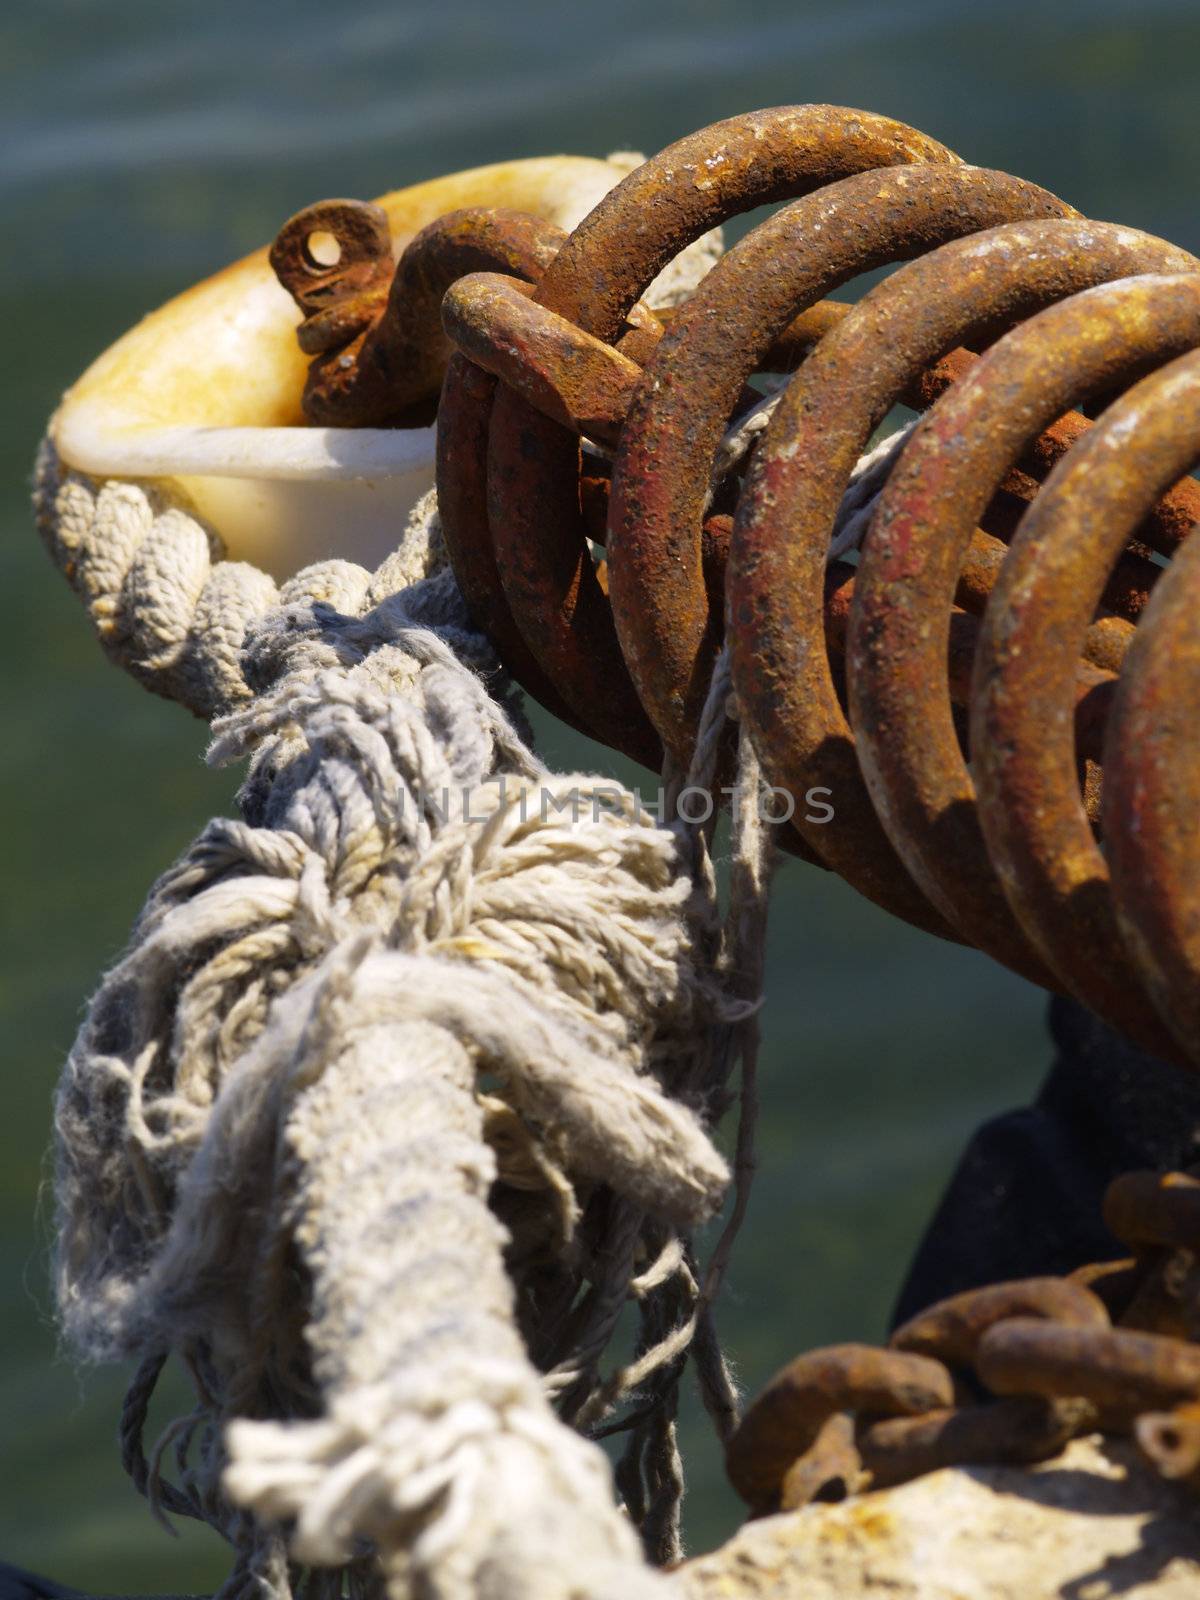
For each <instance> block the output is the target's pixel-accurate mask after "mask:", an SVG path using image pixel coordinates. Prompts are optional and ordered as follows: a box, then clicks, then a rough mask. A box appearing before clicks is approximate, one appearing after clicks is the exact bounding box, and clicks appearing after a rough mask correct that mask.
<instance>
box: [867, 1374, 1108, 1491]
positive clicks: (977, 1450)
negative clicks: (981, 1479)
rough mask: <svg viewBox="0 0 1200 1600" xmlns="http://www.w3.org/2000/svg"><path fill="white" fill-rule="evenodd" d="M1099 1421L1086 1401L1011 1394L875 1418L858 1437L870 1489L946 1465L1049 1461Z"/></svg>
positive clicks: (888, 1484) (905, 1480)
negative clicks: (988, 1400)
mask: <svg viewBox="0 0 1200 1600" xmlns="http://www.w3.org/2000/svg"><path fill="white" fill-rule="evenodd" d="M1095 1420H1096V1408H1095V1407H1094V1406H1093V1405H1092V1403H1091V1402H1090V1401H1087V1400H1081V1399H1078V1398H1070V1399H1050V1400H1048V1399H1044V1398H1041V1397H1038V1396H1033V1395H1012V1396H1006V1397H1005V1398H1004V1399H1002V1400H997V1401H994V1402H992V1403H991V1404H990V1405H971V1406H958V1407H956V1408H954V1409H952V1410H945V1411H930V1412H927V1413H926V1414H925V1415H924V1416H920V1417H892V1418H888V1419H887V1420H885V1421H882V1422H875V1423H872V1424H871V1426H870V1427H869V1428H867V1429H866V1430H865V1431H864V1432H863V1434H862V1435H861V1437H860V1438H859V1441H858V1452H859V1459H860V1461H861V1464H862V1467H863V1470H864V1471H865V1472H867V1473H869V1474H870V1483H871V1488H872V1489H886V1488H888V1487H889V1486H891V1485H893V1484H897V1483H907V1482H908V1480H909V1479H910V1478H918V1477H920V1476H921V1475H922V1474H923V1473H926V1472H937V1471H940V1470H941V1468H943V1467H966V1466H984V1465H987V1464H989V1463H998V1464H1005V1465H1025V1464H1029V1463H1032V1462H1035V1461H1047V1460H1049V1458H1050V1457H1051V1456H1055V1455H1057V1454H1058V1452H1059V1451H1060V1450H1061V1449H1062V1448H1063V1446H1064V1445H1065V1444H1066V1443H1067V1441H1068V1440H1069V1439H1071V1438H1073V1437H1074V1435H1075V1434H1077V1433H1079V1432H1080V1431H1081V1429H1083V1428H1086V1427H1089V1426H1093V1425H1094V1424H1095Z"/></svg>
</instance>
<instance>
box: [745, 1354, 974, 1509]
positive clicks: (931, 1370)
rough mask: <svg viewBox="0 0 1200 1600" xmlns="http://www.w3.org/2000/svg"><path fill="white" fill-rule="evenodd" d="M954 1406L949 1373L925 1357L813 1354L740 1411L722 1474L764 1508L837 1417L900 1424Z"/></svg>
mask: <svg viewBox="0 0 1200 1600" xmlns="http://www.w3.org/2000/svg"><path fill="white" fill-rule="evenodd" d="M953 1401H954V1384H953V1380H952V1379H951V1377H950V1374H949V1372H947V1370H946V1368H945V1367H944V1366H942V1364H941V1362H939V1361H932V1360H930V1359H929V1358H928V1357H927V1356H919V1355H907V1354H904V1353H902V1352H901V1351H898V1350H878V1349H875V1348H874V1347H873V1346H872V1345H865V1344H842V1345H830V1346H829V1347H828V1348H826V1349H823V1350H813V1351H810V1352H809V1353H808V1354H807V1355H803V1356H800V1357H799V1358H798V1359H797V1360H795V1361H793V1362H792V1363H791V1364H790V1366H787V1367H784V1369H783V1371H782V1372H779V1373H777V1374H776V1376H775V1377H774V1378H772V1380H771V1382H770V1383H769V1384H768V1385H767V1387H766V1388H765V1389H764V1390H763V1392H762V1393H761V1394H760V1395H759V1396H758V1397H757V1398H756V1399H755V1401H754V1402H753V1404H752V1405H751V1406H750V1407H749V1408H748V1409H747V1411H746V1414H745V1416H743V1418H742V1420H741V1422H740V1424H739V1425H738V1427H737V1430H736V1431H735V1432H734V1434H733V1436H732V1437H731V1439H730V1440H729V1443H728V1445H727V1447H726V1452H725V1467H726V1471H727V1472H728V1474H729V1480H730V1482H731V1483H732V1484H733V1487H734V1488H735V1489H736V1490H737V1492H738V1494H739V1495H740V1496H741V1497H742V1499H743V1500H744V1501H745V1502H746V1504H747V1505H749V1506H751V1507H753V1508H754V1509H756V1510H761V1509H765V1508H767V1507H770V1506H773V1505H774V1504H775V1503H776V1501H777V1500H778V1498H779V1494H780V1490H781V1487H782V1484H783V1482H784V1478H785V1476H786V1475H787V1472H788V1469H789V1468H790V1467H791V1466H792V1464H793V1463H794V1462H796V1461H797V1460H798V1459H800V1458H802V1457H803V1456H804V1455H805V1453H806V1452H807V1451H808V1450H809V1449H810V1448H811V1447H812V1446H813V1445H814V1443H815V1442H816V1441H817V1438H818V1436H819V1434H820V1433H821V1430H822V1429H823V1428H824V1427H825V1425H826V1424H827V1423H828V1421H829V1419H830V1418H831V1417H833V1416H835V1415H837V1414H838V1413H839V1412H853V1413H860V1414H862V1415H864V1416H871V1417H897V1416H904V1417H907V1416H914V1415H917V1414H918V1413H920V1412H924V1411H934V1410H937V1409H939V1408H944V1407H947V1406H950V1405H952V1404H953Z"/></svg>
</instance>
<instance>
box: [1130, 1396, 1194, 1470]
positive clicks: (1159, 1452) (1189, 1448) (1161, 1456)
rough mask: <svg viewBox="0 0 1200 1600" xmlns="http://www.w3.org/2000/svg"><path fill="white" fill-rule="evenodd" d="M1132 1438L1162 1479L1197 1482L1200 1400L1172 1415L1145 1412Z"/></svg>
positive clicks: (1166, 1412)
mask: <svg viewBox="0 0 1200 1600" xmlns="http://www.w3.org/2000/svg"><path fill="white" fill-rule="evenodd" d="M1134 1438H1135V1439H1136V1440H1137V1442H1138V1444H1139V1445H1140V1446H1141V1449H1142V1453H1143V1454H1144V1455H1145V1456H1146V1457H1147V1458H1148V1459H1149V1460H1150V1461H1151V1462H1152V1463H1153V1465H1154V1466H1155V1467H1157V1468H1158V1470H1159V1472H1161V1473H1162V1475H1163V1477H1164V1478H1191V1479H1193V1481H1195V1480H1197V1479H1198V1478H1200V1400H1191V1401H1188V1402H1186V1403H1185V1404H1183V1405H1181V1406H1176V1407H1175V1409H1174V1410H1173V1411H1165V1412H1164V1411H1147V1412H1146V1413H1145V1415H1144V1416H1141V1417H1139V1418H1138V1420H1137V1423H1136V1425H1135V1427H1134Z"/></svg>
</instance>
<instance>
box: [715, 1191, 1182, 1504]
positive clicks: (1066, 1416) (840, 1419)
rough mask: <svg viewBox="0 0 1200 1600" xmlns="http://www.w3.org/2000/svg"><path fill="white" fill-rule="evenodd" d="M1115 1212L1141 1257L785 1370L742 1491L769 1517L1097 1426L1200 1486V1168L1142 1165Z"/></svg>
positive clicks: (735, 1447)
mask: <svg viewBox="0 0 1200 1600" xmlns="http://www.w3.org/2000/svg"><path fill="white" fill-rule="evenodd" d="M1104 1218H1105V1222H1106V1223H1107V1225H1108V1227H1109V1228H1110V1230H1111V1231H1112V1232H1113V1234H1114V1235H1115V1236H1116V1237H1117V1239H1118V1240H1120V1241H1121V1242H1122V1243H1123V1244H1125V1245H1126V1246H1127V1247H1128V1248H1129V1249H1130V1250H1132V1251H1133V1254H1132V1255H1131V1256H1129V1257H1128V1258H1123V1259H1121V1260H1116V1261H1111V1262H1100V1263H1097V1264H1096V1265H1094V1266H1086V1267H1081V1268H1079V1269H1078V1270H1077V1271H1075V1272H1073V1273H1071V1274H1070V1275H1069V1276H1068V1277H1064V1278H1053V1277H1046V1278H1028V1279H1024V1280H1020V1281H1017V1282H1012V1283H997V1284H991V1285H988V1286H987V1287H985V1288H981V1289H970V1290H967V1291H966V1292H964V1293H962V1294H957V1295H953V1296H951V1297H950V1298H949V1299H947V1300H942V1301H940V1302H939V1303H938V1304H936V1305H933V1306H930V1307H928V1308H927V1309H926V1310H924V1311H921V1312H919V1313H918V1314H917V1315H916V1316H914V1317H912V1318H911V1319H910V1320H909V1321H908V1322H906V1323H905V1324H904V1325H903V1326H902V1327H900V1328H897V1330H896V1331H895V1333H894V1334H893V1335H892V1337H891V1340H890V1342H889V1345H888V1348H887V1349H877V1348H875V1347H873V1346H870V1345H861V1344H850V1345H834V1346H831V1347H830V1348H828V1349H824V1350H813V1351H810V1352H809V1353H808V1354H807V1355H803V1356H800V1357H799V1358H798V1359H797V1360H795V1361H793V1362H792V1363H791V1364H790V1365H789V1366H787V1367H785V1368H784V1369H783V1371H782V1372H780V1373H778V1374H777V1375H776V1377H774V1378H773V1379H772V1380H771V1382H770V1383H769V1384H768V1385H767V1387H766V1388H765V1389H764V1390H763V1391H762V1393H761V1394H759V1395H758V1397H757V1398H756V1399H755V1400H754V1402H753V1404H752V1405H751V1406H750V1407H749V1408H748V1410H747V1411H746V1414H745V1416H744V1417H743V1418H742V1421H741V1424H740V1425H739V1427H738V1429H737V1431H736V1432H735V1433H734V1435H733V1437H732V1438H731V1440H730V1442H729V1445H728V1448H727V1452H726V1467H727V1470H728V1473H729V1477H730V1480H731V1482H732V1483H733V1486H734V1488H735V1489H736V1490H737V1491H738V1493H739V1495H740V1496H741V1497H742V1499H743V1500H745V1502H746V1503H747V1505H748V1506H749V1507H750V1508H751V1510H752V1511H753V1512H754V1513H756V1514H760V1515H761V1514H765V1513H767V1512H771V1511H775V1510H795V1509H798V1508H799V1507H800V1506H801V1505H805V1504H807V1503H808V1502H809V1501H811V1500H813V1499H814V1498H816V1497H818V1496H822V1497H825V1498H829V1497H830V1496H831V1495H838V1494H842V1493H849V1492H856V1491H858V1490H862V1489H865V1488H885V1487H888V1486H891V1485H894V1484H897V1483H903V1482H906V1481H907V1480H909V1479H911V1478H915V1477H919V1476H920V1475H921V1474H923V1473H926V1472H933V1471H936V1470H937V1469H939V1468H941V1467H950V1466H974V1465H984V1464H1009V1465H1028V1464H1031V1463H1033V1462H1037V1461H1043V1460H1048V1459H1049V1458H1050V1457H1051V1456H1054V1455H1057V1454H1058V1452H1059V1451H1060V1450H1061V1449H1062V1447H1063V1446H1064V1445H1065V1444H1066V1443H1067V1441H1068V1440H1069V1439H1071V1438H1073V1437H1075V1436H1076V1435H1078V1434H1080V1433H1086V1432H1090V1431H1094V1430H1095V1429H1097V1428H1103V1429H1104V1430H1105V1431H1107V1432H1109V1433H1117V1434H1131V1435H1132V1436H1133V1438H1134V1439H1135V1440H1136V1441H1137V1444H1138V1446H1139V1448H1140V1449H1141V1451H1142V1453H1143V1454H1144V1455H1145V1456H1146V1458H1147V1459H1148V1460H1149V1461H1150V1463H1151V1464H1152V1465H1153V1466H1155V1467H1156V1468H1157V1469H1158V1471H1159V1472H1160V1473H1162V1475H1163V1476H1164V1477H1168V1478H1179V1479H1183V1480H1184V1481H1186V1482H1188V1483H1189V1484H1190V1485H1191V1486H1192V1487H1194V1488H1196V1489H1197V1490H1200V1343H1197V1342H1196V1341H1197V1340H1198V1339H1200V1178H1198V1177H1197V1176H1196V1174H1195V1173H1194V1172H1173V1173H1167V1174H1161V1173H1155V1172H1132V1173H1126V1174H1124V1175H1123V1176H1122V1177H1120V1178H1118V1179H1116V1180H1115V1181H1114V1182H1113V1183H1112V1184H1111V1185H1110V1186H1109V1189H1108V1191H1107V1194H1106V1196H1105V1201H1104Z"/></svg>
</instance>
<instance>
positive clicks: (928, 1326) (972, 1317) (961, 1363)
mask: <svg viewBox="0 0 1200 1600" xmlns="http://www.w3.org/2000/svg"><path fill="white" fill-rule="evenodd" d="M1011 1317H1042V1318H1045V1319H1046V1320H1047V1321H1049V1322H1061V1323H1065V1324H1069V1325H1071V1326H1073V1327H1081V1328H1087V1327H1096V1328H1107V1327H1108V1326H1109V1325H1110V1319H1109V1315H1108V1310H1107V1308H1106V1306H1105V1304H1104V1302H1103V1301H1102V1300H1101V1299H1100V1298H1099V1296H1098V1295H1095V1294H1093V1293H1092V1292H1091V1290H1090V1289H1087V1288H1085V1287H1084V1286H1083V1285H1082V1284H1078V1283H1069V1282H1068V1281H1067V1280H1066V1279H1065V1278H1018V1279H1015V1280H1014V1281H1013V1282H1011V1283H992V1284H988V1285H987V1286H986V1287H984V1288H982V1289H966V1290H964V1291H963V1292H962V1293H961V1294H955V1295H950V1296H949V1297H948V1298H947V1299H945V1300H939V1301H938V1302H937V1304H936V1305H932V1306H927V1307H926V1308H925V1310H924V1311H918V1312H917V1314H916V1316H914V1317H910V1318H909V1320H908V1321H907V1322H905V1323H904V1324H903V1325H902V1326H901V1327H899V1328H897V1329H896V1331H895V1332H894V1333H893V1334H892V1337H891V1339H890V1340H889V1344H890V1346H891V1348H892V1349H893V1350H907V1351H909V1352H911V1353H912V1354H914V1355H922V1356H933V1357H934V1358H935V1359H936V1360H938V1361H944V1362H945V1363H946V1365H947V1366H950V1367H970V1366H972V1365H973V1363H974V1360H975V1352H976V1350H977V1349H978V1346H979V1341H980V1340H981V1339H982V1338H983V1336H984V1334H985V1333H986V1332H987V1330H988V1329H989V1328H990V1327H992V1326H993V1325H994V1324H996V1323H998V1322H1005V1321H1007V1320H1008V1319H1009V1318H1011Z"/></svg>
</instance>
